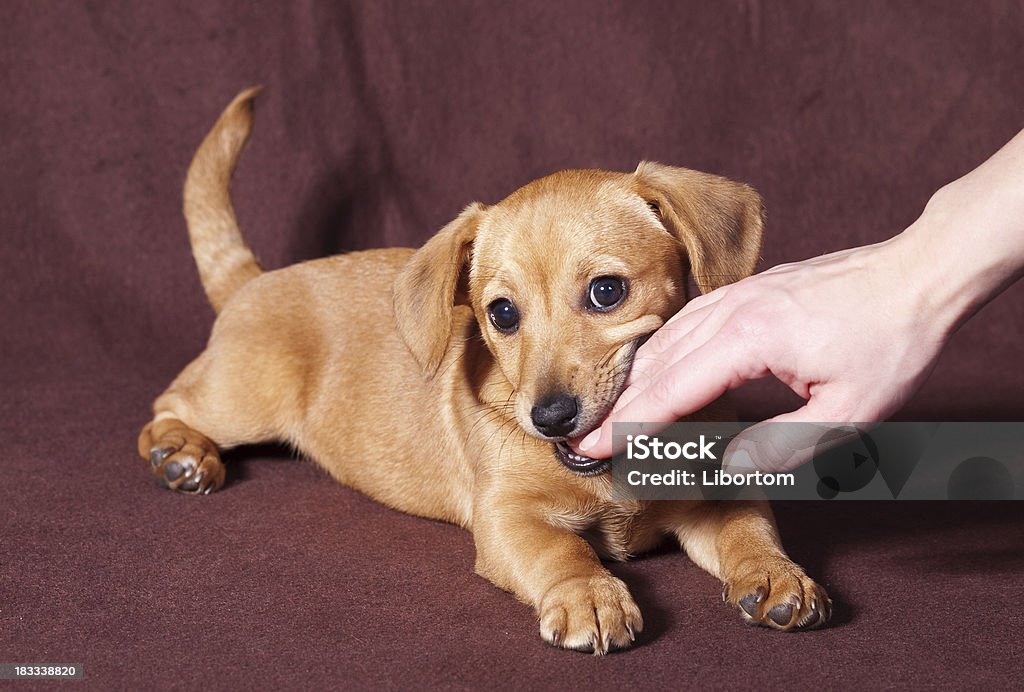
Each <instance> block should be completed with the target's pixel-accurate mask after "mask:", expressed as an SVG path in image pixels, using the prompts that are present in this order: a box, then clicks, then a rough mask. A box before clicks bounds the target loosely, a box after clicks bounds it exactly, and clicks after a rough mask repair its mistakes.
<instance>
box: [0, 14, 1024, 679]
mask: <svg viewBox="0 0 1024 692" xmlns="http://www.w3.org/2000/svg"><path fill="white" fill-rule="evenodd" d="M1022 47H1024V9H1022V8H1021V6H1020V5H1019V4H1017V3H1013V2H1007V1H1004V0H988V1H985V2H966V1H965V2H949V3H912V2H866V3H826V2H821V3H808V2H800V3H784V4H781V3H761V2H757V1H756V0H749V1H746V2H740V1H738V0H736V1H732V2H719V3H701V2H664V3H661V2H601V3H594V2H585V1H583V0H579V1H577V0H572V1H569V2H560V3H547V2H536V1H533V0H530V1H529V2H517V3H497V2H494V3H489V2H455V1H443V2H364V3H358V2H317V1H314V0H307V1H305V2H293V3H288V2H282V3H251V2H242V1H241V0H210V1H207V2H189V3H144V2H138V3H109V2H46V3H42V2H35V1H20V0H9V1H8V2H4V3H2V4H0V76H2V85H3V87H2V92H0V94H2V95H0V132H2V134H3V139H4V143H3V145H2V147H0V176H2V182H0V231H2V233H3V240H4V242H3V243H2V244H0V289H2V291H0V319H2V325H3V329H2V330H0V355H2V362H0V385H2V386H3V392H4V396H2V397H0V434H2V438H0V442H2V448H0V474H2V476H0V662H5V661H9V662H14V661H23V662H39V661H77V662H82V663H85V664H86V667H87V671H88V676H89V682H88V683H87V684H88V685H89V686H90V687H95V688H97V689H103V688H110V687H111V686H114V687H120V686H124V687H140V686H142V685H143V684H155V685H157V686H159V687H171V686H181V687H196V686H198V685H200V684H202V683H211V684H216V685H217V686H219V687H249V686H253V685H255V686H257V687H264V686H270V685H272V684H277V683H284V684H288V683H291V684H292V685H295V686H299V685H317V686H324V685H338V686H356V687H369V686H380V687H399V688H410V687H421V686H446V687H456V688H463V687H465V688H480V687H491V686H496V687H521V686H524V685H525V686H526V687H529V688H533V687H554V686H560V687H562V686H567V685H574V686H584V685H586V686H592V687H593V686H596V687H609V688H610V687H613V686H615V687H621V686H622V685H625V684H630V683H634V684H636V683H641V684H642V683H649V684H654V685H661V686H673V687H674V686H681V685H684V684H688V683H699V684H703V685H714V686H718V685H721V686H737V685H741V686H749V685H761V684H792V685H796V686H805V687H811V686H818V685H820V684H840V685H854V684H857V685H867V684H874V685H877V684H882V685H892V686H903V685H918V684H942V683H947V684H954V685H958V686H966V685H968V684H970V685H974V684H981V685H986V684H996V685H1006V684H1009V683H1010V682H1011V681H1013V676H1015V675H1019V674H1018V673H1017V672H1016V670H1015V669H1013V668H1012V664H1011V661H1013V660H1015V659H1017V660H1019V659H1020V656H1021V653H1022V652H1021V650H1020V638H1019V631H1020V627H1021V625H1022V624H1024V623H1022V620H1021V616H1020V615H1019V612H1020V611H1019V609H1018V608H1017V607H1016V606H1015V605H1013V603H1014V600H1015V595H1016V593H1017V592H1018V591H1019V587H1020V584H1021V579H1020V577H1021V573H1022V564H1024V557H1022V549H1021V542H1020V536H1021V535H1022V531H1021V529H1022V528H1024V520H1022V517H1021V512H1020V510H1019V509H1017V507H1016V506H1015V505H1013V504H1004V505H989V506H972V505H961V504H949V503H942V504H933V505H908V504H904V505H896V504H894V503H893V504H889V505H881V506H870V507H862V506H851V505H846V506H825V505H820V504H813V505H812V504H803V505H793V506H783V507H780V509H779V515H780V524H781V528H782V531H783V535H784V537H785V539H786V541H787V545H788V546H789V547H790V548H791V552H792V553H793V554H794V556H795V557H796V558H797V559H799V560H801V561H803V562H804V563H805V564H806V565H807V566H808V567H809V568H810V569H811V570H812V572H813V573H814V574H815V575H816V576H818V577H819V578H820V579H821V580H822V581H824V582H825V583H826V584H828V586H829V588H830V590H832V592H833V594H834V595H835V597H836V598H837V600H838V601H839V602H840V604H841V605H840V607H839V610H838V617H837V623H836V626H835V627H834V628H832V629H829V630H826V631H822V632H816V633H810V634H801V635H794V636H785V635H777V634H773V633H769V632H765V631H758V630H752V629H748V628H745V627H743V626H741V625H740V624H739V621H738V618H737V617H736V616H735V615H734V614H733V613H731V612H728V611H727V610H726V609H725V608H724V607H722V606H721V604H718V603H716V602H715V601H716V600H717V584H716V583H715V580H714V579H712V578H710V577H708V576H707V575H705V574H703V573H702V572H700V571H699V570H697V569H696V568H695V567H693V566H692V565H690V564H689V563H688V562H687V561H686V560H685V559H684V558H682V557H680V556H678V555H674V554H671V553H665V554H662V555H659V556H656V557H653V558H649V559H647V560H643V561H639V562H637V563H633V564H630V565H628V566H623V567H621V568H616V570H617V571H618V572H619V573H621V574H622V575H623V576H624V578H626V580H627V581H628V582H629V583H630V585H631V586H632V588H633V589H634V592H635V593H636V594H637V597H638V601H639V603H640V605H641V608H642V609H643V610H644V611H645V615H646V617H647V620H648V625H649V626H648V631H647V632H646V633H645V635H644V637H643V639H642V640H641V646H640V647H639V648H638V649H636V650H634V651H631V652H629V653H626V654H623V655H617V656H612V657H609V658H608V659H607V660H601V661H596V660H591V659H589V658H588V657H586V656H579V655H573V654H569V653H564V652H559V651H555V650H553V649H550V648H548V647H546V646H544V645H543V644H542V643H541V642H540V640H539V638H538V637H537V635H536V627H535V623H534V621H533V616H532V614H531V613H530V612H528V610H527V609H526V608H524V607H522V606H520V605H518V604H516V603H515V602H514V600H513V599H512V598H511V597H509V596H507V595H506V594H503V593H501V592H499V591H497V590H496V589H494V588H492V587H490V586H489V585H488V584H486V583H485V582H484V581H483V580H481V579H479V578H477V577H475V576H473V574H472V562H473V548H472V543H471V541H470V538H469V536H468V534H465V533H464V532H461V531H459V530H457V529H455V528H452V527H448V526H443V525H439V524H433V523H430V522H425V521H422V520H418V519H412V518H409V517H405V516H402V515H400V514H397V513H394V512H390V511H388V510H385V509H383V508H381V507H378V506H376V505H374V504H373V503H371V502H370V501H368V500H366V499H365V498H362V497H360V496H358V495H356V494H354V493H352V492H350V491H348V490H345V489H342V488H340V487H338V486H336V485H335V484H334V483H332V482H331V481H329V480H328V479H327V478H326V477H325V476H324V475H323V474H322V473H320V472H319V471H317V470H316V468H315V467H314V466H313V465H312V464H310V463H308V462H301V463H296V462H292V461H289V460H287V455H283V454H281V453H279V452H276V451H274V450H265V449H263V450H247V451H243V452H240V453H237V454H235V455H234V463H233V466H232V468H231V469H230V472H231V475H232V482H231V483H230V485H229V486H228V487H227V488H226V489H225V491H224V492H222V493H220V494H218V495H216V496H211V497H210V498H205V499H202V500H194V499H192V498H184V497H176V496H173V495H172V494H171V493H167V492H165V491H160V490H158V489H157V488H156V487H155V486H154V485H153V484H152V483H151V482H150V480H149V478H148V475H147V470H146V468H145V465H144V464H143V462H141V461H140V460H138V459H136V458H135V451H134V441H135V436H136V433H137V430H138V428H139V427H140V426H141V425H142V424H143V423H144V422H145V421H146V419H147V413H148V407H149V404H150V402H151V400H152V399H153V398H154V397H155V395H156V394H158V393H159V392H160V390H161V389H162V388H163V387H164V386H165V385H166V384H167V383H168V382H169V381H170V379H171V378H172V377H173V376H174V375H175V374H176V373H177V371H178V370H180V368H181V367H182V366H183V365H184V364H185V363H187V362H188V361H189V360H190V359H191V358H192V357H193V356H194V355H195V354H196V353H198V352H199V350H200V349H201V348H202V345H203V343H204V341H205V339H206V336H207V334H208V330H209V328H210V324H211V323H212V312H211V310H210V309H209V307H208V306H207V305H206V303H205V300H204V298H203V295H202V291H201V288H200V286H199V283H198V280H197V277H196V272H195V269H194V267H193V264H192V260H191V257H190V254H189V248H188V243H187V238H186V235H185V230H184V225H183V221H182V219H181V214H180V211H179V209H180V187H181V183H182V180H183V175H184V171H185V167H186V165H187V163H188V160H189V158H190V156H191V154H192V152H193V150H194V148H195V146H196V145H197V144H198V142H199V141H200V139H201V138H202V136H203V134H204V133H205V131H206V129H207V128H208V127H209V126H210V124H211V123H212V122H213V119H214V118H215V116H216V114H217V113H218V112H219V111H220V109H221V108H222V107H223V106H224V105H225V104H226V103H227V102H228V100H230V98H231V97H232V96H233V95H234V94H235V93H236V92H237V91H238V90H240V89H241V88H242V87H245V86H248V85H251V84H255V83H261V84H264V85H266V86H267V91H266V93H265V95H264V96H263V97H262V98H261V99H260V102H259V104H258V106H257V124H256V131H255V135H254V137H253V141H252V143H251V145H250V148H249V150H248V151H247V153H246V154H245V156H244V158H243V160H242V164H241V167H240V170H239V173H238V176H237V179H236V186H235V199H236V206H237V209H238V213H239V216H240V219H241V222H242V226H243V229H244V232H245V235H246V238H247V240H248V241H249V242H250V243H251V245H252V246H253V247H254V248H255V249H256V251H257V254H258V255H259V256H260V257H261V258H262V259H263V261H264V263H265V264H266V265H267V266H269V267H277V266H283V265H286V264H289V263H292V262H295V261H298V260H302V259H307V258H312V257H318V256H321V255H325V254H329V253H335V252H342V251H348V250H354V249H360V248H366V247H377V246H386V245H418V244H420V243H422V242H423V241H424V240H425V239H426V238H427V237H428V236H429V235H430V234H431V233H433V232H434V231H435V230H437V229H438V228H440V227H441V226H442V225H443V224H444V223H445V222H446V221H447V220H448V219H450V218H452V217H453V216H454V215H455V214H456V213H457V212H458V210H459V209H460V208H461V207H462V206H464V205H465V204H467V203H468V202H470V201H472V200H482V201H485V202H494V201H497V200H498V199H500V198H502V197H503V196H504V195H506V194H507V193H508V192H510V191H511V190H513V189H514V188H516V187H517V186H519V185H521V184H522V183H524V182H526V181H528V180H530V179H532V178H534V177H537V176H539V175H542V174H544V173H547V172H550V171H552V170H555V169H558V168H564V167H588V166H596V167H604V168H612V169H619V170H629V169H632V168H633V167H634V166H635V165H636V163H637V161H638V160H640V159H645V158H648V159H655V160H660V161H663V162H666V163H672V164H677V165H685V166H689V167H693V168H700V169H704V170H709V171H713V172H717V173H721V174H724V175H728V176H731V177H734V178H737V179H740V180H744V181H746V182H749V183H751V184H753V185H754V186H755V187H757V188H758V189H759V190H760V191H761V192H762V194H764V196H765V198H766V200H767V205H768V209H769V225H768V235H767V238H766V246H765V251H764V262H763V264H762V268H766V267H768V266H772V265H774V264H777V263H779V262H783V261H790V260H796V259H802V258H805V257H809V256H813V255H816V254H820V253H823V252H828V251H831V250H836V249H840V248H844V247H849V246H851V245H855V244H864V243H869V242H874V241H878V240H882V239H884V238H886V237H889V236H890V235H892V234H894V233H896V232H898V231H899V230H901V229H902V228H903V227H904V226H905V225H907V224H908V223H910V222H911V221H912V220H913V219H914V218H915V217H916V215H917V213H918V212H919V211H920V210H921V208H922V207H923V205H924V204H925V202H926V201H927V199H928V197H929V195H930V194H931V192H933V191H934V190H935V189H936V188H938V187H939V186H940V185H942V184H943V183H945V182H947V181H949V180H951V179H953V178H955V177H957V176H959V175H961V174H962V173H964V172H966V171H967V170H969V169H970V168H972V167H973V166H975V165H977V164H978V163H980V162H981V161H982V160H984V158H985V157H987V156H988V155H989V154H991V153H992V152H993V151H995V150H996V149H997V148H998V147H999V146H1000V145H1002V144H1003V143H1004V142H1006V141H1007V140H1008V139H1009V138H1010V137H1012V136H1013V135H1014V134H1015V133H1016V132H1017V131H1018V130H1019V129H1020V128H1021V127H1022V126H1024V115H1022V114H1024V69H1022V68H1024V58H1022V55H1024V52H1022ZM1022 316H1024V286H1021V285H1018V286H1015V287H1013V288H1011V289H1010V290H1009V291H1007V292H1006V293H1005V294H1004V295H1003V296H1001V297H1000V298H999V299H997V300H996V301H995V302H993V303H992V304H991V305H990V306H988V307H987V308H985V309H984V310H983V311H982V312H981V313H980V314H979V315H978V316H977V317H976V318H975V319H974V320H973V321H972V322H971V323H969V324H968V325H967V326H966V327H965V328H964V329H963V330H962V331H961V332H960V333H959V334H958V335H957V336H956V338H955V339H954V340H953V342H952V343H951V344H950V346H949V348H948V350H947V352H946V353H945V355H944V357H943V359H942V361H941V362H940V364H939V366H938V368H937V370H936V372H935V374H934V376H933V377H932V378H931V380H930V381H929V383H928V384H927V386H926V387H925V388H924V390H923V391H922V392H921V393H920V394H919V395H918V396H917V397H916V398H915V399H914V400H913V401H911V402H910V403H909V404H908V406H907V407H906V409H905V410H904V411H903V412H902V413H901V414H900V416H901V417H902V418H904V419H932V420H958V419H962V420H1020V419H1021V418H1022V414H1024V397H1022V395H1021V392H1022V385H1024V369H1021V368H1020V367H1019V366H1018V365H1017V364H1018V362H1019V360H1020V357H1021V346H1020V344H1021V337H1022V336H1024V326H1022V325H1024V320H1022ZM793 402H794V399H793V397H792V396H791V395H788V394H787V393H786V392H785V391H783V389H782V388H781V387H779V386H771V385H761V386H754V387H750V388H748V389H747V390H746V391H744V392H742V393H741V395H740V403H741V410H742V413H743V417H744V418H756V417H765V416H767V415H770V414H771V413H773V412H776V411H778V410H780V408H783V407H785V406H791V405H792V404H793ZM1016 682H1018V683H1019V682H1020V679H1019V678H1017V680H1016Z"/></svg>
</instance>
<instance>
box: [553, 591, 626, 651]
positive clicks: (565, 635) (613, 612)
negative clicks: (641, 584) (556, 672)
mask: <svg viewBox="0 0 1024 692" xmlns="http://www.w3.org/2000/svg"><path fill="white" fill-rule="evenodd" d="M538 610H539V614H540V633H541V636H542V637H543V638H544V639H545V640H547V641H548V642H550V643H551V644H553V645H554V646H559V647H562V648H565V649H575V650H577V651H591V652H593V653H594V654H595V655H598V656H600V655H603V654H606V653H608V652H609V651H612V650H613V649H621V648H624V647H627V646H629V645H630V644H632V643H633V642H634V641H636V633H637V632H640V631H641V630H643V626H644V622H643V617H642V616H641V615H640V609H639V608H637V607H636V603H634V602H633V597H632V596H630V595H629V590H628V589H627V588H626V585H625V584H623V583H622V582H621V581H620V580H618V579H616V578H615V577H613V576H611V575H608V574H604V575H600V576H596V577H577V578H574V579H567V580H566V581H563V582H561V583H560V584H558V585H556V586H555V587H554V588H552V589H551V590H550V591H549V592H548V593H547V595H546V596H545V597H544V600H543V601H542V602H541V605H540V608H539V609H538Z"/></svg>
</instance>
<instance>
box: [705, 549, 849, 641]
mask: <svg viewBox="0 0 1024 692" xmlns="http://www.w3.org/2000/svg"><path fill="white" fill-rule="evenodd" d="M722 600H724V601H726V602H728V603H731V604H733V605H734V606H736V607H737V608H739V611H740V615H742V616H743V619H744V620H746V621H747V622H749V623H751V624H753V625H763V626H765V627H771V628H773V629H777V630H783V631H790V630H806V629H814V628H816V627H821V626H822V625H824V624H825V623H826V622H828V620H829V618H830V617H831V616H832V599H831V598H829V597H828V593H826V592H825V589H823V588H822V587H821V586H819V585H818V584H816V583H815V582H814V580H813V579H811V578H810V577H808V576H807V575H806V574H804V572H803V570H802V569H801V568H800V567H799V566H798V565H796V564H795V563H793V562H790V561H789V560H786V559H784V558H782V559H779V560H778V561H777V562H776V561H774V560H773V561H772V563H771V564H761V565H759V566H758V567H757V568H756V569H755V570H753V571H752V572H750V573H748V574H746V575H744V576H742V577H740V578H737V579H733V580H731V581H728V582H726V583H725V585H724V587H723V589H722Z"/></svg>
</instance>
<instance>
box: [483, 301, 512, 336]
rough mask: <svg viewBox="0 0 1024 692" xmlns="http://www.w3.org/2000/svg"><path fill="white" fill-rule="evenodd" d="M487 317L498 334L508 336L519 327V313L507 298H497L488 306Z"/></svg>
mask: <svg viewBox="0 0 1024 692" xmlns="http://www.w3.org/2000/svg"><path fill="white" fill-rule="evenodd" d="M487 316H488V317H490V318H491V324H493V325H494V326H495V328H496V329H497V330H498V331H499V332H505V333H506V334H510V333H512V332H514V331H515V330H516V328H518V327H519V311H518V310H516V306H515V305H513V304H512V301H511V300H509V299H508V298H498V299H497V300H496V301H494V302H493V303H491V304H490V305H488V306H487Z"/></svg>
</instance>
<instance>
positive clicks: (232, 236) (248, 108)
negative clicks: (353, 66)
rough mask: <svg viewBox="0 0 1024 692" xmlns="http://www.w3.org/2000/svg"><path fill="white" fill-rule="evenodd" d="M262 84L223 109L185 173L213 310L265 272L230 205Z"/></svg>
mask: <svg viewBox="0 0 1024 692" xmlns="http://www.w3.org/2000/svg"><path fill="white" fill-rule="evenodd" d="M261 89H262V87H253V88H251V89H246V90H245V91H243V92H242V93H240V94H239V95H238V96H236V97H235V100H234V101H232V102H231V104H230V105H229V106H228V107H227V108H225V109H224V112H223V113H221V115H220V118H218V119H217V123H216V124H215V125H214V126H213V129H212V130H210V133H209V134H208V135H206V139H204V140H203V143H202V144H200V145H199V149H198V150H197V151H196V154H195V156H194V157H192V164H191V165H190V166H189V168H188V176H187V177H186V178H185V205H184V206H185V220H186V221H187V222H188V235H189V238H190V239H191V241H192V255H193V256H194V257H195V259H196V266H198V267H199V278H200V279H201V280H202V282H203V289H204V290H205V291H206V297H207V298H209V300H210V304H211V305H212V306H213V309H214V311H215V312H218V313H219V312H220V311H221V308H222V307H224V304H225V303H226V302H227V301H228V299H229V298H231V296H232V295H233V294H234V293H235V291H237V290H238V289H239V288H241V287H242V285H243V284H245V283H246V282H247V281H249V280H250V279H253V278H255V277H257V276H259V275H260V274H262V273H263V269H262V268H261V267H260V265H259V262H258V261H257V260H256V257H255V256H254V255H253V254H252V250H250V249H249V248H248V247H247V246H246V244H245V242H244V241H243V240H242V233H241V231H239V229H238V220H237V219H236V218H235V210H234V209H233V208H232V207H231V175H232V173H234V171H235V164H236V163H238V157H239V156H240V155H241V153H242V149H243V148H244V147H245V141H246V140H247V139H248V138H249V131H250V130H251V129H252V102H253V99H255V98H256V95H257V94H259V93H260V91H261Z"/></svg>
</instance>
